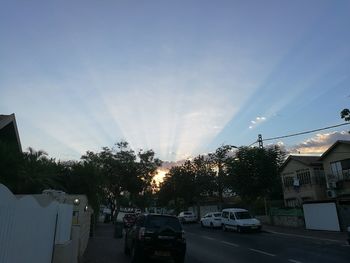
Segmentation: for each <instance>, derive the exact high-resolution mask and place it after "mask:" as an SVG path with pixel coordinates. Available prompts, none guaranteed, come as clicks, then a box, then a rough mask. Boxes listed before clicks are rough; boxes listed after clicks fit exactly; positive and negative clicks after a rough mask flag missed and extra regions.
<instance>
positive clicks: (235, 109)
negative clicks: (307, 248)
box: [0, 0, 350, 161]
mask: <svg viewBox="0 0 350 263" xmlns="http://www.w3.org/2000/svg"><path fill="white" fill-rule="evenodd" d="M349 13H350V1H349V0H326V1H325V0H314V1H313V0H308V1H294V0H293V1H287V0H278V1H249V0H248V1H235V0H229V1H224V0H219V1H204V0H198V1H188V0H186V1H178V0H177V1H170V0H169V1H168V0H162V1H160V0H159V1H155V0H150V1H127V0H125V1H118V0H115V1H112V0H110V1H108V0H106V1H97V0H96V1H16V0H11V1H6V0H3V1H1V2H0V37H1V41H0V113H2V114H10V113H15V114H16V118H17V124H18V126H19V132H20V136H21V140H22V146H23V148H27V147H28V146H32V147H34V148H35V149H43V150H46V151H47V152H48V153H49V155H50V156H53V157H56V158H58V159H79V157H80V156H81V154H83V153H84V152H85V151H86V150H95V151H96V150H99V149H100V148H101V147H102V146H112V145H113V144H114V143H115V142H117V141H120V140H122V139H124V140H127V141H128V142H129V143H130V144H131V146H132V147H133V148H134V149H135V150H138V149H149V148H152V149H153V150H155V152H156V153H157V156H158V157H160V158H161V159H163V160H169V161H176V160H181V159H183V158H186V157H189V156H194V155H197V154H201V153H206V152H210V151H213V150H215V149H216V148H217V147H219V146H220V145H222V144H233V145H237V146H241V145H249V144H251V143H252V142H254V141H255V140H256V139H257V135H258V134H262V135H263V138H269V137H274V136H280V135H285V134H290V133H294V132H299V131H304V130H310V129H316V128H320V127H325V126H329V125H334V124H338V123H342V122H343V121H342V120H341V119H340V116H339V112H340V111H341V110H342V109H343V108H346V107H350V30H349V28H350V15H349ZM349 129H350V128H349V127H348V126H345V127H340V128H338V129H333V130H327V131H324V132H319V133H318V134H308V135H305V136H298V137H293V138H289V139H286V140H282V141H275V142H274V143H283V144H284V145H285V146H286V147H288V148H291V149H298V150H299V151H301V152H302V153H310V152H317V151H322V150H323V149H324V147H325V146H327V145H329V144H330V143H332V142H333V141H334V140H336V139H339V138H342V139H350V138H349V135H348V134H347V133H346V132H345V131H347V130H349ZM269 143H270V142H269ZM300 149H301V150H300ZM308 149H309V150H308ZM310 149H311V150H310Z"/></svg>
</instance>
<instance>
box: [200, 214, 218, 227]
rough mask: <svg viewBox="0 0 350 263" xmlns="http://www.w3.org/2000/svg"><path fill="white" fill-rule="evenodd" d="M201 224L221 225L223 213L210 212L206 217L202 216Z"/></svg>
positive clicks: (207, 225)
mask: <svg viewBox="0 0 350 263" xmlns="http://www.w3.org/2000/svg"><path fill="white" fill-rule="evenodd" d="M201 226H202V227H211V228H214V227H221V213H220V212H213V213H208V214H206V215H205V216H204V217H202V218H201Z"/></svg>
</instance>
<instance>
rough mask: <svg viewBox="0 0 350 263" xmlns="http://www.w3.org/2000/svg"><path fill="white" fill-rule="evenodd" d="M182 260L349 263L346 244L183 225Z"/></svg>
mask: <svg viewBox="0 0 350 263" xmlns="http://www.w3.org/2000/svg"><path fill="white" fill-rule="evenodd" d="M184 229H185V231H186V239H187V258H186V262H193V263H197V262H198V263H199V262H201V263H211V262H212V263H214V262H215V263H216V262H237V263H245V262H294V263H298V262H302V263H312V262H317V263H322V262H325V263H331V262H337V263H342V262H344V263H345V262H349V258H350V247H348V246H344V243H340V242H332V241H328V240H317V239H310V238H302V237H293V236H285V235H278V234H273V233H265V232H262V233H243V234H239V233H236V232H223V231H222V230H221V229H214V230H213V229H207V228H205V229H203V228H201V227H200V226H199V225H197V224H195V225H185V226H184Z"/></svg>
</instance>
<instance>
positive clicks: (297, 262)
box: [288, 259, 302, 263]
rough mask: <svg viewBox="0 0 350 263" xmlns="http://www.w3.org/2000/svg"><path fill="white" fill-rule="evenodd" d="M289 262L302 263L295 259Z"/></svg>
mask: <svg viewBox="0 0 350 263" xmlns="http://www.w3.org/2000/svg"><path fill="white" fill-rule="evenodd" d="M288 261H289V262H293V263H302V262H301V261H298V260H295V259H288Z"/></svg>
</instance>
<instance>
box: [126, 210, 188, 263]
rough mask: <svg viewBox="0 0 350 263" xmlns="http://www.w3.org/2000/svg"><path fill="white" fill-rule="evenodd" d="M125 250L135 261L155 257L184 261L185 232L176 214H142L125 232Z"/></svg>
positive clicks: (177, 262) (180, 262) (177, 261)
mask: <svg viewBox="0 0 350 263" xmlns="http://www.w3.org/2000/svg"><path fill="white" fill-rule="evenodd" d="M124 252H125V254H127V255H131V262H133V263H134V262H142V261H143V260H144V259H155V258H158V259H159V258H160V259H170V258H172V259H174V261H175V262H176V263H183V262H184V259H185V254H186V239H185V232H184V231H183V229H182V226H181V224H180V221H179V219H178V218H177V217H175V216H170V215H155V214H142V215H140V216H139V217H138V218H137V220H136V222H135V224H134V225H133V226H132V227H131V228H129V229H128V230H127V232H126V234H125V243H124Z"/></svg>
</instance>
